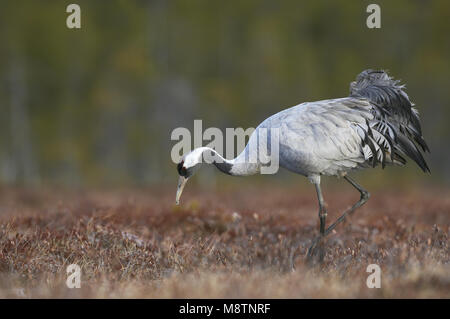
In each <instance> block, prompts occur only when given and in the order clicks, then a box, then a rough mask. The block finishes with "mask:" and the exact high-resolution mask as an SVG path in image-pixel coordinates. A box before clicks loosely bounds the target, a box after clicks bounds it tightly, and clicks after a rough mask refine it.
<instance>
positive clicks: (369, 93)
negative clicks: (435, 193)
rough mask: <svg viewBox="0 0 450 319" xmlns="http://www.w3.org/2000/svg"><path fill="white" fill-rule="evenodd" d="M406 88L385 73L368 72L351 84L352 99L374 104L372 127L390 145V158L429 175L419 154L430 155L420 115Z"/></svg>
mask: <svg viewBox="0 0 450 319" xmlns="http://www.w3.org/2000/svg"><path fill="white" fill-rule="evenodd" d="M404 87H405V86H404V85H401V84H399V81H398V80H394V79H393V78H391V77H389V75H388V74H387V73H386V72H385V71H381V70H380V71H375V70H365V71H363V72H361V73H360V74H359V75H358V76H357V78H356V81H355V82H352V83H351V84H350V96H351V97H358V98H366V99H368V100H370V101H371V104H372V105H373V106H374V115H375V119H374V121H373V122H372V123H371V126H373V127H375V128H376V130H377V132H379V133H381V134H382V135H383V136H384V137H385V138H386V139H387V140H388V141H389V144H391V146H392V147H391V151H390V154H388V156H390V158H391V160H392V161H393V162H396V163H402V164H404V163H406V160H405V159H404V156H405V155H406V156H408V157H409V158H411V159H412V160H414V161H415V162H416V163H417V164H418V165H419V167H420V168H421V169H422V170H423V171H424V172H430V169H429V167H428V165H427V163H426V161H425V159H424V157H423V155H422V153H421V151H420V150H419V147H420V148H421V149H422V151H423V152H429V151H430V150H429V148H428V145H427V143H426V142H425V140H424V138H423V136H422V128H421V125H420V121H419V113H418V111H417V110H416V109H415V108H414V104H413V103H412V102H411V101H410V100H409V97H408V95H407V94H406V93H405V91H403V89H404ZM369 146H371V145H369ZM371 148H372V147H371ZM385 151H386V150H385ZM383 158H384V155H383ZM375 161H376V156H374V158H373V164H374V165H375ZM383 166H384V162H383Z"/></svg>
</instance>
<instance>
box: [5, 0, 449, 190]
mask: <svg viewBox="0 0 450 319" xmlns="http://www.w3.org/2000/svg"><path fill="white" fill-rule="evenodd" d="M70 3H77V4H79V5H80V6H81V20H82V28H81V29H80V30H77V29H68V28H67V27H66V18H67V16H68V15H69V14H68V13H66V7H67V5H68V4H70ZM370 3H373V1H348V0H341V1H298V0H291V1H273V0H272V1H259V0H258V1H257V0H245V1H235V0H233V1H211V0H171V1H169V0H152V1H138V0H134V1H131V0H127V1H126V0H122V1H119V0H109V1H93V0H91V1H85V0H77V1H49V0H46V1H44V0H42V1H32V0H20V1H12V0H3V1H2V2H1V4H0V111H1V113H0V184H3V185H5V184H6V185H44V184H56V185H68V186H84V185H152V184H157V183H166V182H172V183H175V181H176V172H175V165H174V164H173V163H172V162H171V159H170V150H171V148H172V146H173V145H174V144H175V143H176V142H175V141H171V139H170V134H171V132H172V130H173V129H174V128H176V127H187V128H189V129H192V128H193V121H194V119H202V120H203V127H204V129H205V128H207V127H219V128H226V127H243V128H247V127H256V125H258V124H259V123H260V122H261V121H262V120H264V119H265V118H266V117H268V116H269V115H271V114H274V113H276V112H278V111H279V110H281V109H283V108H286V107H289V106H293V105H296V104H298V103H301V102H306V101H315V100H320V99H327V98H336V97H342V96H346V95H347V94H348V90H349V83H350V82H351V81H352V80H354V78H355V77H356V75H357V74H358V73H359V72H361V71H362V70H364V69H367V68H383V69H387V70H389V71H390V73H391V74H392V75H393V76H394V77H396V78H397V79H401V80H402V81H403V82H404V83H406V84H407V93H408V94H409V95H410V97H411V99H412V100H413V101H414V102H415V103H416V105H417V107H418V109H419V111H420V112H421V117H422V123H423V129H424V135H425V138H426V139H427V141H428V142H429V145H430V149H431V151H432V153H431V155H427V159H428V161H429V164H430V167H431V170H432V175H431V176H425V175H423V174H422V173H421V172H420V171H419V169H418V168H417V167H416V166H415V164H414V163H412V162H411V161H409V165H408V167H407V168H406V169H392V168H391V169H389V168H388V169H386V170H385V171H381V169H379V170H378V172H377V173H375V174H374V172H372V173H371V174H365V175H364V178H366V179H367V180H368V181H372V182H373V183H376V182H378V183H380V182H385V181H388V180H389V181H390V182H389V183H396V182H399V183H404V185H406V184H410V183H413V184H414V183H425V184H427V183H436V184H437V185H441V184H450V165H449V162H450V148H449V142H448V141H449V139H450V125H449V123H448V121H449V120H450V119H449V117H450V76H449V71H450V38H449V35H450V1H447V0H441V1H437V0H435V1H419V0H417V1H376V3H377V4H379V5H380V6H381V21H382V22H381V23H382V27H381V29H368V28H367V27H366V19H367V16H368V15H369V13H366V7H367V5H368V4H370ZM203 174H206V175H202V176H203V178H205V176H207V177H208V178H207V179H208V180H210V177H214V178H222V177H221V176H220V174H219V173H216V172H214V171H209V170H206V172H205V173H203ZM288 176H289V177H288ZM393 177H395V178H393ZM291 178H293V175H292V174H281V175H280V177H278V179H282V180H283V181H284V180H286V179H291ZM295 180H297V181H298V180H300V179H299V178H298V177H295Z"/></svg>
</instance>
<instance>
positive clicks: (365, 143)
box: [278, 97, 395, 168]
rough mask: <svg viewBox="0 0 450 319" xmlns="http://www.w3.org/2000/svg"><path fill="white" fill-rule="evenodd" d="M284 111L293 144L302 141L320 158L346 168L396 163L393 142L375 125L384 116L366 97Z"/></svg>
mask: <svg viewBox="0 0 450 319" xmlns="http://www.w3.org/2000/svg"><path fill="white" fill-rule="evenodd" d="M283 113H284V114H280V118H279V119H278V120H279V121H281V122H282V123H283V125H284V126H285V127H286V129H287V131H288V132H289V134H288V135H290V136H289V137H288V139H290V140H291V144H293V143H294V141H293V140H297V141H300V140H301V142H300V144H301V147H303V148H305V147H309V150H308V151H309V152H310V153H311V154H313V155H314V156H315V157H316V158H317V159H320V160H328V161H329V162H330V163H331V162H333V163H336V164H338V165H340V166H341V167H343V168H355V167H357V166H361V165H363V164H364V163H367V162H371V163H372V165H373V166H375V165H376V164H377V163H381V164H382V165H383V166H384V165H385V163H386V162H395V160H394V159H393V158H392V157H391V154H392V147H393V145H392V141H391V140H390V138H389V137H386V136H384V135H383V134H381V133H380V132H379V131H378V130H377V128H376V127H375V125H373V124H372V123H374V120H376V118H377V117H381V116H380V115H379V114H377V110H375V109H374V107H373V105H372V104H371V103H370V101H368V100H367V99H365V98H353V97H348V98H340V99H333V100H324V101H318V102H312V103H304V104H300V105H298V106H296V107H294V108H291V109H288V110H286V112H283Z"/></svg>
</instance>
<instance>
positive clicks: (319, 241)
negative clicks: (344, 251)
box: [306, 236, 325, 264]
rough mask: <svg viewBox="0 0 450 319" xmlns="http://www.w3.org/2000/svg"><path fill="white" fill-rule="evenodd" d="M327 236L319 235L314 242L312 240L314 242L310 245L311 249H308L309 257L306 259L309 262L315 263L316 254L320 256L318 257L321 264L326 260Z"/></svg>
mask: <svg viewBox="0 0 450 319" xmlns="http://www.w3.org/2000/svg"><path fill="white" fill-rule="evenodd" d="M324 238H325V236H319V237H316V238H315V239H314V240H313V242H312V244H311V247H309V249H308V253H307V255H306V256H307V257H306V261H307V262H308V263H309V264H314V263H315V262H314V259H315V257H316V256H318V259H319V263H320V264H322V263H323V260H324V258H325V249H324V247H323V246H324V243H323V242H324V240H323V239H324Z"/></svg>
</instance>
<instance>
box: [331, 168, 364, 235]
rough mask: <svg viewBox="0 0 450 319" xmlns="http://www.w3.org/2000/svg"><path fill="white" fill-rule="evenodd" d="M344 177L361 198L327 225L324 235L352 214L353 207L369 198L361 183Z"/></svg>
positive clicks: (359, 205)
mask: <svg viewBox="0 0 450 319" xmlns="http://www.w3.org/2000/svg"><path fill="white" fill-rule="evenodd" d="M344 178H345V180H346V181H347V182H349V183H350V184H351V185H352V186H353V187H354V188H356V189H357V190H358V191H359V192H360V194H361V198H360V199H359V201H357V202H356V203H355V204H354V205H353V206H352V207H350V208H348V209H347V210H345V211H344V213H343V214H342V215H341V216H340V217H339V218H338V219H337V220H336V221H335V222H334V223H333V224H331V226H330V227H328V228H327V229H326V230H325V234H324V236H326V235H328V234H329V233H330V232H331V231H332V230H333V229H334V228H336V226H337V225H338V224H340V223H341V222H343V221H344V220H345V218H346V217H347V215H350V214H352V213H353V212H354V211H355V209H357V208H358V207H361V206H362V205H364V204H365V203H366V202H367V201H368V200H369V198H370V193H369V192H368V191H366V190H365V189H364V188H362V186H361V185H359V184H358V183H356V182H355V181H354V180H353V179H351V178H350V177H348V176H344Z"/></svg>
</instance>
